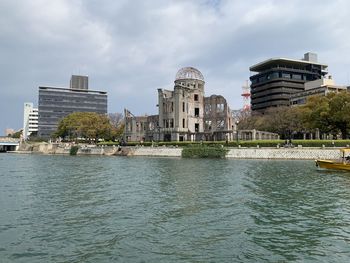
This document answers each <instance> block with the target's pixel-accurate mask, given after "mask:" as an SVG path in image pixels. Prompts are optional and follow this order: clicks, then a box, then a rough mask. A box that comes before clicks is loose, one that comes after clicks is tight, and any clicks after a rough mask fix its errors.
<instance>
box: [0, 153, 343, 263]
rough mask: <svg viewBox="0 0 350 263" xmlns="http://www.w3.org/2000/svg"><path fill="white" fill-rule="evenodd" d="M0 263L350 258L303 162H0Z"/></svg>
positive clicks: (334, 194) (327, 185) (332, 179)
mask: <svg viewBox="0 0 350 263" xmlns="http://www.w3.org/2000/svg"><path fill="white" fill-rule="evenodd" d="M0 209H1V210H0V262H350V261H349V259H350V174H349V173H346V172H329V171H320V170H317V169H316V167H315V165H314V163H313V161H272V160H266V161H264V160H214V159H212V160H204V159H201V160H200V159H198V160H197V159H195V160H193V159H180V158H141V157H140V158H135V157H133V158H128V157H105V156H104V157H91V156H47V155H46V156H45V155H15V154H1V155H0Z"/></svg>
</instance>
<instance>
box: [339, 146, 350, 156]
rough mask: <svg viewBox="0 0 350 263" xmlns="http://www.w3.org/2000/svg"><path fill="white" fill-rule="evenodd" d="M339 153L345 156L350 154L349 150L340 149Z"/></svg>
mask: <svg viewBox="0 0 350 263" xmlns="http://www.w3.org/2000/svg"><path fill="white" fill-rule="evenodd" d="M340 151H341V152H342V153H343V154H344V155H345V154H350V148H343V149H340Z"/></svg>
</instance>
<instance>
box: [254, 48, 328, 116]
mask: <svg viewBox="0 0 350 263" xmlns="http://www.w3.org/2000/svg"><path fill="white" fill-rule="evenodd" d="M327 67H328V66H327V65H326V64H322V63H319V62H317V54H315V53H306V54H305V55H304V58H303V59H300V60H297V59H288V58H270V59H268V60H265V61H263V62H260V63H258V64H256V65H254V66H251V67H250V71H252V72H257V74H254V75H252V76H251V77H250V81H251V86H250V88H251V109H252V111H259V112H264V111H265V110H266V109H267V108H271V107H280V106H289V105H290V97H291V95H292V94H294V93H296V92H299V91H303V90H304V84H305V83H306V82H309V81H314V80H318V79H322V78H323V77H324V76H325V75H326V74H327Z"/></svg>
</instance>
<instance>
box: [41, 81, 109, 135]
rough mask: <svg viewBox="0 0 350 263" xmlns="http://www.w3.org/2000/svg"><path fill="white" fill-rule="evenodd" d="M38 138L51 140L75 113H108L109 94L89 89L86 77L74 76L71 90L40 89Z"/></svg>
mask: <svg viewBox="0 0 350 263" xmlns="http://www.w3.org/2000/svg"><path fill="white" fill-rule="evenodd" d="M38 111H39V118H38V136H39V137H43V138H49V137H50V136H51V135H52V134H53V133H54V132H55V131H56V129H57V125H58V123H59V121H60V120H61V119H62V118H64V117H65V116H67V115H69V114H70V113H73V112H96V113H101V114H106V113H107V92H104V91H95V90H89V89H88V79H87V77H86V76H72V79H71V85H70V88H58V87H39V103H38Z"/></svg>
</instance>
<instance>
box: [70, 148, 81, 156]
mask: <svg viewBox="0 0 350 263" xmlns="http://www.w3.org/2000/svg"><path fill="white" fill-rule="evenodd" d="M78 150H79V147H78V146H72V147H70V150H69V155H77V152H78Z"/></svg>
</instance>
